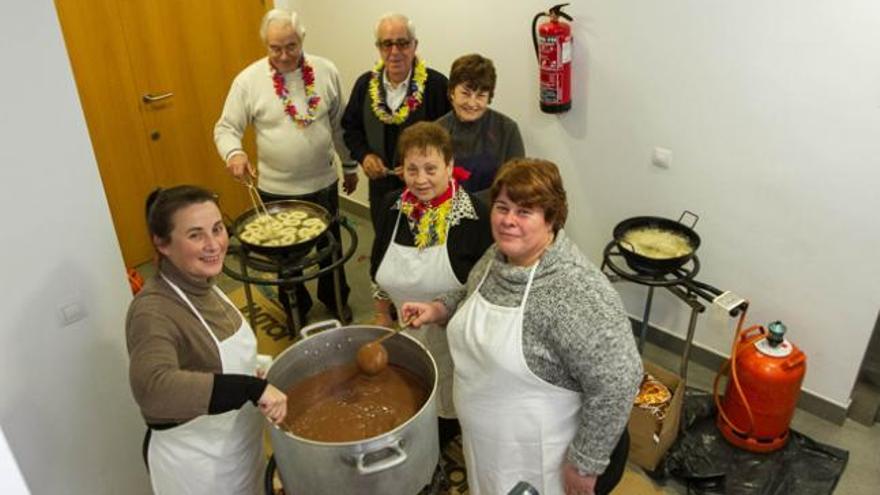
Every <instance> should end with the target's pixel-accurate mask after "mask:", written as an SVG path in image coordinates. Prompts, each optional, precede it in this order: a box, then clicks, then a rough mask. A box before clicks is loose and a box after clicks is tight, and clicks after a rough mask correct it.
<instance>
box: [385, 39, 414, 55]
mask: <svg viewBox="0 0 880 495" xmlns="http://www.w3.org/2000/svg"><path fill="white" fill-rule="evenodd" d="M412 44H413V40H411V39H405V38H400V39H396V40H382V41H377V42H376V46H377V47H379V49H380V50H385V51H386V52H390V51H391V49H392V48H394V47H395V46H396V47H397V49H398V50H406V49H407V48H409V47H410V46H412Z"/></svg>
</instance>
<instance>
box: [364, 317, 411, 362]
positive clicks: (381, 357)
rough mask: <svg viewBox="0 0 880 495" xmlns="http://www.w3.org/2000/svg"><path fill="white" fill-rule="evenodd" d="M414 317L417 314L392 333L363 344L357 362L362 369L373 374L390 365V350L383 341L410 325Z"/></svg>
mask: <svg viewBox="0 0 880 495" xmlns="http://www.w3.org/2000/svg"><path fill="white" fill-rule="evenodd" d="M414 319H415V316H412V317H410V318H409V319H407V320H404V322H403V323H401V325H400V327H398V328H397V329H396V330H393V331H391V333H388V334H385V335H383V336H381V337H379V338H378V339H376V340H373V341H370V342H367V343H366V344H364V345H362V346H361V348H360V349H358V351H357V364H358V367H359V368H360V369H361V371H363V372H364V373H366V374H368V375H371V376H372V375H378V374H379V373H381V372H382V371H383V370H384V369H385V368H386V367H387V366H388V350H387V349H385V346H384V345H382V342H383V341H385V340H386V339H390V338H391V337H394V336H395V335H397V334H398V333H400V331H401V330H403V329H405V328H406V327H408V326H409V324H410V323H412V321H413V320H414Z"/></svg>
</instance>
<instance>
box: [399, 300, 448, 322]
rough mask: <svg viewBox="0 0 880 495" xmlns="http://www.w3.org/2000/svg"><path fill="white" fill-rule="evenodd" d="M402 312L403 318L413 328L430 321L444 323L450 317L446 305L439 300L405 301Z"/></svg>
mask: <svg viewBox="0 0 880 495" xmlns="http://www.w3.org/2000/svg"><path fill="white" fill-rule="evenodd" d="M400 313H401V315H402V317H403V320H404V321H408V322H409V326H411V327H413V328H419V327H420V326H422V325H427V324H429V323H439V324H443V323H446V320H447V319H449V311H447V310H446V305H444V304H443V303H441V302H439V301H431V302H426V303H421V302H412V303H403V306H401V308H400Z"/></svg>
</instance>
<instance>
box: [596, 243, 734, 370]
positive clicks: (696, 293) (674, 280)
mask: <svg viewBox="0 0 880 495" xmlns="http://www.w3.org/2000/svg"><path fill="white" fill-rule="evenodd" d="M601 270H602V272H603V273H604V274H605V275H606V276H607V277H608V279H609V280H610V281H612V282H617V281H619V280H626V281H629V282H633V283H635V284H639V285H644V286H647V287H648V296H647V300H646V301H645V310H644V314H643V316H642V324H641V328H640V331H639V339H638V349H639V354H642V352H643V350H644V347H645V339H646V337H647V334H648V322H649V319H650V316H651V303H652V302H653V299H654V289H655V288H657V287H662V288H664V289H666V290H667V291H669V292H670V293H672V294H673V295H674V296H675V297H677V298H679V299H681V300H682V301H683V302H684V303H685V304H687V305H688V306H689V307H690V308H691V316H690V321H689V322H688V329H687V336H686V337H685V340H684V348H683V349H682V353H681V367H680V369H679V375H680V376H681V377H682V379H685V380H686V379H687V369H688V361H689V359H690V353H691V346H692V344H693V340H694V332H695V331H696V328H697V316H699V314H700V313H703V312H705V311H706V305H705V304H703V302H701V299H702V300H703V301H707V302H709V303H712V302H714V301H715V300H716V299H718V298H719V297H720V296H722V295H723V294H728V293H725V292H722V291H721V290H719V289H717V288H715V287H712V286H711V285H709V284H706V283H703V282H699V281H697V280H696V279H695V278H694V277H696V275H697V273H699V271H700V260H699V258H697V255H696V254H694V255H693V256H692V257H691V259H690V260H689V261H688V262H687V263H685V264H684V265H683V266H682V267H681V268H678V269H676V270H673V271H672V272H668V273H649V272H637V271H635V270H632V269H631V268H629V266H628V265H627V264H626V260H625V259H623V254H622V253H621V252H620V247H619V245H618V244H617V242H615V241H611V242H610V243H608V245H607V246H605V250H604V251H603V256H602V268H601ZM609 271H610V273H609ZM742 304H745V303H742ZM742 304H741V305H737V306H736V307H733V308H731V309H730V310H729V313H730V316H737V315H738V314H739V311H740V308H741V307H743V306H742Z"/></svg>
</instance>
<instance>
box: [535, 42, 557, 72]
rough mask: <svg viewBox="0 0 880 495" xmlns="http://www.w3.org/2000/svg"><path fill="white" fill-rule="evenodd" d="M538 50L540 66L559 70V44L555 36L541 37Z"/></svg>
mask: <svg viewBox="0 0 880 495" xmlns="http://www.w3.org/2000/svg"><path fill="white" fill-rule="evenodd" d="M538 47H539V50H540V59H541V68H542V69H545V70H547V69H549V70H559V55H560V51H561V50H559V44H558V43H556V37H555V36H548V37H542V38H541V39H540V42H539V43H538Z"/></svg>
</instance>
